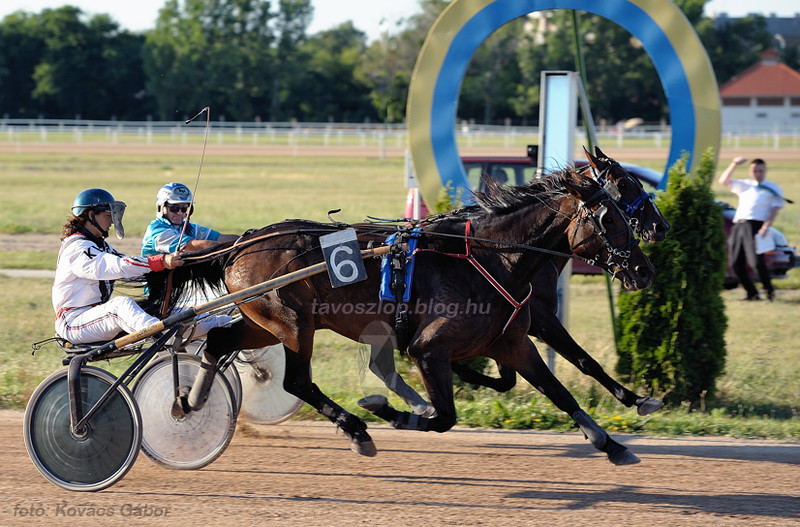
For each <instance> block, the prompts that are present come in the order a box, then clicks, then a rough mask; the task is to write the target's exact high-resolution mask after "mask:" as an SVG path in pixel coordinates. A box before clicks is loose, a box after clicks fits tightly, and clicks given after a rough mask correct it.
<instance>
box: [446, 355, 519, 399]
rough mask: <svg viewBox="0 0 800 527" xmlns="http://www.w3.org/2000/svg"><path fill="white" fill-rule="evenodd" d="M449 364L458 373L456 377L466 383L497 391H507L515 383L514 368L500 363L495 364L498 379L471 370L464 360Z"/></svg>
mask: <svg viewBox="0 0 800 527" xmlns="http://www.w3.org/2000/svg"><path fill="white" fill-rule="evenodd" d="M451 366H452V368H453V373H455V374H456V375H458V378H459V379H461V380H462V381H464V382H466V383H468V384H475V385H478V386H486V387H487V388H491V389H492V390H495V391H497V392H501V393H502V392H507V391H509V390H510V389H511V388H513V387H514V385H516V384H517V372H516V371H515V370H514V368H509V367H508V366H503V365H502V364H500V363H498V364H497V371H498V373H500V378H499V379H497V378H495V377H490V376H488V375H484V374H483V373H479V372H477V371H475V370H473V369H472V368H470V366H469V364H467V363H466V362H459V361H455V362H453V363H452V364H451Z"/></svg>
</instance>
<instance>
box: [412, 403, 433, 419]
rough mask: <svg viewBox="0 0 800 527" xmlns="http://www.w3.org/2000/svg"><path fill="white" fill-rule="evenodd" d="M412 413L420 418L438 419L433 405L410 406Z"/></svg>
mask: <svg viewBox="0 0 800 527" xmlns="http://www.w3.org/2000/svg"><path fill="white" fill-rule="evenodd" d="M409 407H410V408H411V411H412V412H414V413H415V414H417V415H418V416H420V417H426V418H428V419H430V418H433V417H436V408H434V406H433V405H432V404H412V405H410V406H409Z"/></svg>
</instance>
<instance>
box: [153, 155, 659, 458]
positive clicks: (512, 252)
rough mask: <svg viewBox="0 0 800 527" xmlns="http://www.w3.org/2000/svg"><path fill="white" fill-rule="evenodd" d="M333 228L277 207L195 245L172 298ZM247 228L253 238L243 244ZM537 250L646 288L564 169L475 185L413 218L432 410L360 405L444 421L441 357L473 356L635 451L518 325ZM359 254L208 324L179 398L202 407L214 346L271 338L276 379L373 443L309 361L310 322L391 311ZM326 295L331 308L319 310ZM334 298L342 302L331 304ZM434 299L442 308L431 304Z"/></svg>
mask: <svg viewBox="0 0 800 527" xmlns="http://www.w3.org/2000/svg"><path fill="white" fill-rule="evenodd" d="M340 227H341V226H340V225H335V224H334V225H330V224H329V225H325V224H320V223H316V222H310V221H304V220H287V221H285V222H282V223H279V224H275V225H272V226H269V227H265V228H263V229H260V230H258V231H255V232H253V233H251V234H248V235H246V236H245V237H244V238H243V239H240V241H237V242H234V243H236V244H237V245H238V247H234V249H235V250H233V251H232V252H229V253H227V254H223V255H221V256H220V255H219V254H217V255H216V256H213V255H212V256H211V257H210V259H209V258H207V257H205V255H208V254H209V253H212V252H217V253H219V250H220V248H221V249H224V248H226V247H228V246H232V245H233V244H232V243H227V244H222V245H220V246H217V247H215V248H213V249H209V250H205V251H200V252H198V253H194V255H191V257H197V263H196V264H195V265H184V266H182V267H179V268H177V269H175V270H174V275H173V287H172V294H171V295H170V297H171V298H172V299H175V298H178V297H180V295H181V290H182V289H183V286H184V285H185V284H186V283H187V280H192V281H198V280H199V281H200V283H203V284H205V285H210V286H212V287H215V286H216V287H219V286H221V285H222V284H223V283H224V285H225V287H227V289H228V291H230V292H231V293H234V292H236V291H240V290H242V289H245V288H247V287H249V286H252V285H254V284H259V283H263V282H265V281H267V280H269V279H270V278H273V277H276V276H281V275H283V274H286V273H288V272H292V271H296V270H300V269H305V268H308V267H309V266H312V265H314V264H317V263H319V262H320V261H321V260H322V251H321V248H320V242H319V237H320V235H323V234H327V233H330V232H332V231H335V230H338V229H340ZM372 228H373V229H374V227H372ZM367 229H368V227H363V230H364V231H366V230H367ZM385 234H386V233H385V232H383V233H381V234H377V233H375V232H364V233H363V234H359V243H360V244H362V246H366V245H367V244H380V243H382V242H383V239H384V238H385ZM248 239H253V240H255V241H254V242H253V243H251V244H248V242H247V241H248ZM543 251H545V252H543ZM547 251H550V252H552V251H555V252H558V253H560V254H569V253H572V254H575V255H578V256H581V257H584V258H587V259H589V260H590V261H593V262H596V264H597V265H600V266H601V267H602V268H604V269H605V270H607V271H609V272H611V273H613V274H614V275H615V276H616V277H618V278H619V279H620V280H621V282H622V285H623V287H624V288H625V289H628V290H638V289H641V288H644V287H647V286H648V285H649V283H650V281H651V279H652V277H653V275H654V274H655V269H654V268H653V266H652V265H651V264H650V261H649V260H648V259H647V257H646V256H645V255H644V253H643V252H642V251H641V249H640V248H639V246H638V241H637V240H636V238H635V236H634V234H633V231H632V230H631V228H630V226H629V225H628V223H627V218H626V217H625V216H624V215H623V214H622V212H621V211H620V210H619V209H618V208H617V206H616V204H615V203H614V202H613V200H611V199H610V198H609V196H608V194H607V193H606V192H605V191H604V190H603V189H602V187H601V186H600V185H599V184H598V183H597V182H596V181H595V180H593V179H591V178H589V177H586V176H584V175H582V174H579V173H576V172H574V171H569V170H568V171H565V172H563V173H554V174H550V175H548V176H544V177H542V178H540V179H537V180H535V181H534V182H531V183H528V184H526V185H522V186H518V187H507V188H502V189H500V190H499V191H498V192H495V193H492V195H483V196H478V197H477V204H476V205H473V206H470V207H467V208H465V209H461V210H460V211H457V212H455V213H452V214H448V215H445V216H443V217H439V218H438V219H436V220H432V221H430V222H429V223H426V224H424V225H422V229H421V232H420V234H419V245H418V253H417V255H416V258H417V261H416V271H415V280H414V283H413V286H412V291H411V297H412V299H413V300H412V302H413V304H412V303H409V317H408V323H409V329H410V334H411V338H410V343H409V345H408V355H409V357H410V358H411V360H412V361H413V362H414V363H415V364H416V366H417V368H418V369H419V372H420V374H421V376H422V381H423V384H424V386H425V389H426V391H427V394H428V396H429V397H430V400H431V402H432V404H433V406H434V408H435V409H436V416H435V417H431V418H425V417H420V416H418V415H415V414H411V413H408V412H399V411H397V410H395V409H394V408H392V407H391V406H389V404H388V403H387V402H386V400H385V398H383V401H380V400H377V401H371V402H370V403H369V404H367V407H368V409H369V410H370V411H372V412H374V413H375V414H376V415H378V416H379V417H381V418H383V419H385V420H387V421H389V422H390V423H391V424H392V425H393V426H394V427H395V428H399V429H415V430H422V431H436V432H444V431H447V430H449V429H450V428H452V427H453V425H455V423H456V410H455V403H454V401H453V383H452V370H451V366H450V365H451V362H452V361H461V360H467V359H470V358H472V357H475V356H478V355H484V356H487V357H490V358H492V359H494V360H496V361H497V362H499V363H501V364H504V365H506V366H508V367H510V368H513V369H514V370H516V371H517V372H519V373H520V375H522V376H523V377H524V378H525V379H526V380H528V381H529V382H531V383H535V386H536V388H537V389H539V390H540V391H542V392H543V393H544V394H545V395H546V396H547V397H548V398H550V399H551V400H552V401H553V402H554V403H555V404H556V406H558V408H560V409H561V410H563V411H565V412H566V413H567V414H568V415H570V416H571V417H572V418H573V420H575V422H576V423H577V425H578V427H579V428H580V429H581V430H582V432H583V433H584V435H585V436H586V437H587V438H588V439H589V440H590V441H591V443H592V444H593V445H594V446H595V447H596V448H598V449H599V450H601V451H603V452H606V453H607V455H608V458H609V460H610V461H611V462H613V463H615V464H630V463H636V462H638V461H639V459H638V458H637V457H636V456H635V455H633V454H632V453H631V452H630V451H629V450H628V449H627V448H626V447H624V446H623V445H620V444H619V443H617V442H616V441H614V440H613V439H611V438H610V437H609V436H608V434H607V433H606V432H605V431H604V430H603V429H602V428H601V427H600V426H599V425H597V423H595V422H594V420H593V419H592V418H591V417H590V416H589V415H588V414H587V413H586V412H585V411H583V410H582V409H581V408H580V406H579V405H578V403H577V401H576V400H575V399H574V397H572V395H571V394H570V393H569V392H568V391H567V390H566V388H564V386H562V385H561V384H560V383H559V381H558V380H557V379H556V378H555V377H554V376H553V375H552V373H550V371H549V369H548V368H547V366H546V365H545V364H544V363H543V361H542V359H541V357H540V356H539V353H538V351H537V350H536V347H535V346H534V344H533V342H532V341H531V340H530V338H528V335H527V332H528V329H529V328H530V325H531V324H530V310H529V309H528V308H527V307H526V306H525V303H526V302H527V300H528V299H529V298H530V295H531V290H532V287H531V285H530V283H531V280H532V279H533V277H534V276H535V274H536V273H537V272H538V271H539V270H540V269H541V268H542V267H543V266H544V265H545V264H547V262H548V261H549V259H550V253H548V252H547ZM187 259H190V258H189V257H187ZM364 265H365V268H366V272H367V279H366V280H364V281H361V282H358V283H355V284H352V285H348V286H345V287H337V288H333V287H332V286H331V282H330V280H329V278H328V277H326V276H323V275H316V276H311V277H308V278H305V279H303V280H300V281H296V282H292V283H289V284H287V285H285V286H283V287H281V288H279V289H275V290H273V291H270V292H269V293H266V294H264V295H263V296H260V297H257V298H254V299H252V300H251V301H248V302H246V303H242V304H240V305H239V309H240V311H241V313H242V317H243V319H242V321H240V322H238V323H236V324H234V325H232V326H231V327H228V328H214V329H212V330H211V331H210V332H209V334H208V337H207V347H206V349H205V350H204V353H203V364H204V365H203V367H202V368H201V370H200V373H199V374H198V377H197V379H196V380H195V383H194V385H193V386H192V388H191V390H190V392H189V394H188V396H183V395H181V396H180V397H181V398H182V400H181V401H179V402H180V404H181V406H183V407H186V408H189V409H190V410H193V409H198V408H201V407H202V405H203V404H204V399H205V397H206V396H207V391H208V388H209V387H210V384H211V381H212V380H213V375H214V366H215V365H216V362H217V361H218V360H219V359H221V358H223V357H225V356H227V355H228V354H230V353H234V352H235V351H236V350H239V349H254V348H260V347H263V346H266V345H272V344H277V343H278V342H280V343H282V344H283V347H284V350H285V353H286V372H285V377H284V389H285V390H286V391H287V392H289V393H291V394H293V395H295V396H297V397H298V398H300V399H302V400H303V401H305V402H306V403H308V404H309V405H311V406H312V407H314V408H315V409H316V410H317V411H318V412H320V413H321V414H323V415H324V416H326V417H327V418H328V419H330V421H331V422H333V423H335V424H336V425H337V426H339V427H340V428H341V429H342V430H343V431H344V433H345V434H346V435H347V436H348V437H349V438H350V441H351V449H353V450H354V451H355V452H357V453H359V454H362V455H367V456H373V455H375V454H376V452H377V451H376V448H375V445H374V444H373V442H372V439H371V438H370V436H369V434H368V433H367V430H366V429H367V426H366V424H365V423H364V422H363V421H362V420H361V419H359V418H358V417H357V416H355V415H352V414H350V413H349V412H347V411H346V410H344V409H343V408H342V407H341V406H339V405H338V404H336V403H335V402H333V401H332V400H331V399H330V398H329V397H327V396H326V395H325V394H324V393H323V392H322V391H321V390H320V389H319V388H318V387H317V386H316V385H315V384H314V383H313V382H312V379H311V374H310V362H311V356H312V352H313V343H314V332H315V330H317V329H322V328H327V329H331V330H333V331H335V332H337V333H339V334H341V335H343V336H345V337H348V338H350V339H352V340H354V341H358V340H359V338H360V336H361V335H362V334H363V333H364V332H365V331H369V330H370V329H369V328H370V327H374V326H375V325H376V324H377V325H383V326H390V324H391V322H392V321H393V313H387V312H386V311H385V310H383V309H381V307H380V305H379V303H378V300H377V292H378V288H379V287H378V286H379V265H380V263H379V262H378V261H377V260H366V261H364ZM165 282H166V273H164V272H161V273H157V274H151V275H149V276H148V283H149V285H150V287H151V289H150V293H151V295H158V294H161V291H163V290H164V283H165ZM174 304H175V302H171V305H174ZM325 306H328V308H329V309H322V308H323V307H325ZM346 306H349V309H342V307H346ZM418 306H423V307H424V309H416V307H418ZM442 306H444V307H445V308H446V309H439V308H440V307H442ZM451 306H452V307H454V308H455V309H451V308H450V307H451ZM337 307H338V308H337ZM334 308H336V309H334ZM184 397H185V400H183V398H184Z"/></svg>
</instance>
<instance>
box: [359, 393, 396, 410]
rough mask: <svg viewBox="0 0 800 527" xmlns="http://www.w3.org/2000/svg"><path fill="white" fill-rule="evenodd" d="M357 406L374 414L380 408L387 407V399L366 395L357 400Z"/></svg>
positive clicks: (380, 396)
mask: <svg viewBox="0 0 800 527" xmlns="http://www.w3.org/2000/svg"><path fill="white" fill-rule="evenodd" d="M358 406H360V407H361V408H363V409H364V410H366V411H368V412H369V413H371V414H374V413H375V412H377V411H379V410H381V409H382V408H385V407H387V406H389V399H387V398H386V397H384V396H383V395H367V396H366V397H364V398H362V399H359V401H358Z"/></svg>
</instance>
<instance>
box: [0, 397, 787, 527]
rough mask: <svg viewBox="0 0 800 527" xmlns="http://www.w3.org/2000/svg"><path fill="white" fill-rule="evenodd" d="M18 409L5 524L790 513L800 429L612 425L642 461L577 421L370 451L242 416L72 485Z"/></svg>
mask: <svg viewBox="0 0 800 527" xmlns="http://www.w3.org/2000/svg"><path fill="white" fill-rule="evenodd" d="M22 418H23V414H22V412H19V411H10V410H3V411H0V440H1V441H2V444H3V445H4V446H5V448H4V449H3V451H2V454H0V473H1V474H2V478H1V479H0V495H2V496H3V504H2V506H0V525H4V526H5V525H26V526H27V525H54V524H59V525H78V524H92V525H103V526H105V525H126V526H131V525H142V524H153V523H156V522H158V523H159V524H162V525H165V524H167V523H168V522H169V523H174V524H177V525H198V524H201V523H207V524H208V523H211V524H212V525H217V524H220V523H222V522H224V524H225V525H231V526H233V525H280V526H284V525H288V526H295V525H297V526H313V525H326V526H327V525H332V526H339V525H370V526H372V525H393V526H403V525H417V524H418V525H425V526H437V525H470V526H471V525H487V526H496V525H497V526H499V525H547V526H551V525H570V526H575V525H590V524H591V525H634V526H635V525H648V526H653V525H669V526H677V525H680V526H686V525H698V526H699V525H703V526H705V525H748V526H754V525H797V524H798V523H800V444H797V443H779V442H772V441H745V440H731V439H726V438H689V439H662V438H644V437H638V436H615V437H617V439H619V440H620V441H622V442H624V443H625V444H627V445H628V446H629V448H631V449H632V450H633V451H634V452H635V453H636V454H637V455H638V456H639V457H640V458H641V459H642V463H640V464H638V465H634V466H628V467H614V466H613V465H611V464H610V463H608V462H607V461H606V459H605V455H604V454H600V453H597V452H596V451H595V450H594V449H593V448H592V447H591V446H590V445H589V443H588V442H587V441H585V440H584V439H583V436H582V435H581V434H579V433H577V432H576V433H565V434H553V433H546V432H532V431H507V430H506V431H484V430H470V429H456V430H451V431H449V432H447V433H444V434H433V433H427V434H425V433H420V432H411V431H399V430H394V429H392V428H389V427H385V426H371V427H370V432H371V434H372V437H373V439H374V440H375V443H376V445H377V447H378V455H377V457H374V458H364V457H360V456H358V455H356V454H354V453H353V452H351V451H350V449H349V445H348V441H347V440H346V438H345V437H344V436H343V435H341V434H337V433H336V432H335V429H334V427H333V425H331V424H329V423H327V422H318V421H317V422H309V421H289V422H287V423H283V424H280V425H273V426H251V425H247V424H242V423H240V425H239V427H238V429H237V432H236V435H235V436H234V438H233V441H232V443H231V445H230V446H229V447H228V449H227V450H226V452H225V453H224V454H223V455H222V456H221V457H220V458H219V459H218V460H217V461H215V462H214V463H212V464H211V465H209V466H208V467H206V468H204V469H201V470H197V471H177V470H168V469H165V468H161V467H159V466H157V465H156V464H154V463H152V462H151V461H150V460H149V459H147V458H146V457H145V456H144V455H140V456H139V458H138V459H137V461H136V464H135V465H134V467H133V468H132V469H131V471H130V472H129V473H128V474H127V475H126V476H125V477H124V478H123V479H122V480H121V481H120V482H118V483H117V484H116V485H114V486H112V487H111V488H109V489H106V490H104V491H101V492H97V493H76V492H69V491H66V490H62V489H60V488H59V487H56V486H54V485H53V484H51V483H49V482H48V481H46V480H45V479H44V478H43V477H42V476H41V475H40V474H39V472H38V471H37V470H36V469H35V468H34V466H33V464H32V463H31V461H30V460H29V459H28V456H27V453H26V451H25V445H24V443H23V438H22ZM90 514H93V515H99V514H103V517H102V518H87V516H89V515H90ZM82 515H83V516H82ZM98 520H99V521H98Z"/></svg>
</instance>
